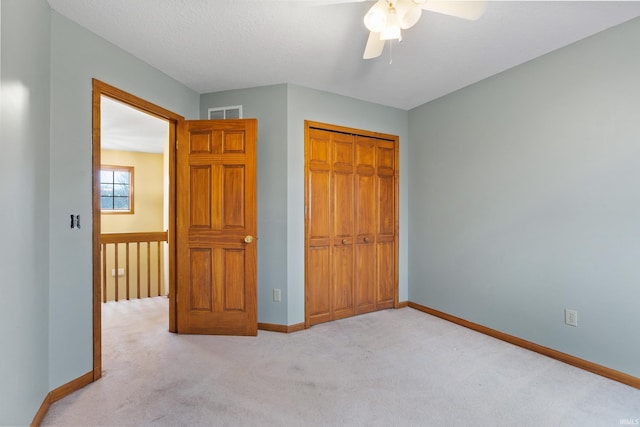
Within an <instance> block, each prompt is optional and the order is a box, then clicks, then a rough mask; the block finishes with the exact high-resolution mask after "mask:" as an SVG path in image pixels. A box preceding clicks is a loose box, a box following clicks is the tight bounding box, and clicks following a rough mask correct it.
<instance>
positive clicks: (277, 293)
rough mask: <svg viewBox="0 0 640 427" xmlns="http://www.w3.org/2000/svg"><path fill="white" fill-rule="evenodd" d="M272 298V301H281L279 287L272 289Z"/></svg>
mask: <svg viewBox="0 0 640 427" xmlns="http://www.w3.org/2000/svg"><path fill="white" fill-rule="evenodd" d="M273 300H274V301H282V294H281V293H280V289H274V290H273Z"/></svg>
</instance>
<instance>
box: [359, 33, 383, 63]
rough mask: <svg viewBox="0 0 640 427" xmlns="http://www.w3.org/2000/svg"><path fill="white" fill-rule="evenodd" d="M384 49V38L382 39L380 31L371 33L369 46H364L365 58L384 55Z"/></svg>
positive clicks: (368, 40) (363, 56) (368, 41)
mask: <svg viewBox="0 0 640 427" xmlns="http://www.w3.org/2000/svg"><path fill="white" fill-rule="evenodd" d="M383 50H384V40H380V33H374V32H373V31H371V32H370V33H369V39H367V46H365V48H364V55H362V58H363V59H372V58H377V57H378V56H380V55H382V51H383Z"/></svg>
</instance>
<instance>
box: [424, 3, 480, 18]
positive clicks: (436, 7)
mask: <svg viewBox="0 0 640 427" xmlns="http://www.w3.org/2000/svg"><path fill="white" fill-rule="evenodd" d="M421 6H422V8H423V9H425V10H429V11H431V12H438V13H442V14H444V15H450V16H455V17H457V18H463V19H468V20H470V21H475V20H476V19H478V18H480V17H481V16H482V14H483V13H484V11H485V10H486V9H487V2H486V1H483V0H478V1H438V0H427V1H426V2H424V3H423V4H422V5H421Z"/></svg>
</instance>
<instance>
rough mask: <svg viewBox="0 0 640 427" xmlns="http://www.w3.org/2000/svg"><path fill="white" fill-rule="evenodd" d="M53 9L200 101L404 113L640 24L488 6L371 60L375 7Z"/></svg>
mask: <svg viewBox="0 0 640 427" xmlns="http://www.w3.org/2000/svg"><path fill="white" fill-rule="evenodd" d="M49 3H50V5H51V7H52V8H53V9H55V10H56V11H57V12H59V13H60V14H62V15H64V16H66V17H68V18H70V19H71V20H73V21H76V22H77V23H79V24H80V25H82V26H84V27H86V28H88V29H89V30H91V31H93V32H95V33H97V34H98V35H100V36H102V37H103V38H105V39H107V40H109V41H110V42H112V43H114V44H115V45H117V46H120V47H121V48H122V49H124V50H126V51H128V52H130V53H132V54H133V55H135V56H137V57H139V58H141V59H142V60H144V61H146V62H148V63H149V64H151V65H152V66H154V67H155V68H157V69H159V70H161V71H163V72H165V73H166V74H168V75H169V76H171V77H173V78H174V79H176V80H178V81H180V82H182V83H183V84H185V85H186V86H188V87H190V88H192V89H194V90H195V91H197V92H199V93H207V92H217V91H222V90H228V89H238V88H246V87H255V86H264V85H270V84H278V83H292V84H298V85H301V86H306V87H311V88H315V89H320V90H324V91H328V92H332V93H337V94H341V95H346V96H350V97H354V98H358V99H361V100H366V101H371V102H375V103H379V104H384V105H388V106H392V107H397V108H401V109H405V110H408V109H411V108H413V107H416V106H418V105H421V104H423V103H425V102H428V101H430V100H433V99H435V98H438V97H440V96H443V95H445V94H447V93H450V92H453V91H455V90H457V89H459V88H462V87H464V86H467V85H469V84H471V83H474V82H477V81H479V80H482V79H484V78H486V77H489V76H491V75H494V74H496V73H499V72H501V71H504V70H506V69H508V68H511V67H513V66H515V65H518V64H521V63H523V62H526V61H528V60H531V59H533V58H536V57H538V56H540V55H543V54H545V53H548V52H550V51H553V50H555V49H558V48H560V47H563V46H565V45H567V44H570V43H572V42H575V41H577V40H580V39H582V38H584V37H587V36H589V35H591V34H594V33H596V32H599V31H602V30H604V29H606V28H609V27H611V26H614V25H617V24H619V23H622V22H624V21H627V20H629V19H632V18H634V17H637V16H639V15H640V1H638V2H595V1H587V2H582V1H569V2H564V1H552V2H538V1H527V2H515V1H500V2H489V7H488V9H487V12H486V13H485V15H484V16H483V17H482V18H481V19H479V20H478V21H465V20H462V19H459V18H453V17H449V16H445V15H441V14H437V13H433V12H428V13H424V14H423V15H422V18H421V20H420V22H418V24H416V25H415V26H414V27H413V28H411V29H409V30H406V31H405V32H404V41H403V42H402V43H400V44H394V45H393V46H392V49H391V50H390V49H389V47H388V46H387V47H386V48H385V51H384V53H383V55H382V56H381V57H380V58H377V59H373V60H363V59H362V52H363V49H364V46H365V43H366V40H367V35H368V33H367V31H366V29H365V27H364V24H363V22H362V17H363V16H364V14H365V12H366V11H367V10H368V8H369V7H370V6H371V5H372V4H373V3H372V2H371V1H351V2H341V1H339V0H329V1H322V0H316V1H309V0H298V1H278V0H162V1H159V0H108V1H105V0H49ZM321 3H336V4H328V5H327V4H324V5H319V4H321ZM390 52H391V55H390ZM391 59H392V62H391ZM390 62H391V63H390Z"/></svg>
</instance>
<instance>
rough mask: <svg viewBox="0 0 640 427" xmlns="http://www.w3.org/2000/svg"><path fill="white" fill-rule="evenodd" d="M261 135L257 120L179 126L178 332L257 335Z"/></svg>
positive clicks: (202, 122)
mask: <svg viewBox="0 0 640 427" xmlns="http://www.w3.org/2000/svg"><path fill="white" fill-rule="evenodd" d="M256 131H257V122H256V121H255V120H224V121H209V120H199V121H185V122H182V123H180V124H179V132H178V134H179V138H178V141H179V144H180V145H179V146H178V150H177V160H178V161H177V233H176V238H177V278H178V280H177V282H178V286H177V302H178V303H177V306H178V307H177V309H178V311H177V330H178V332H180V333H194V334H225V335H256V333H257V304H256V293H257V290H256V280H257V279H256V244H255V235H256V177H255V162H256V158H255V156H256V152H255V143H256ZM245 237H246V239H245Z"/></svg>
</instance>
